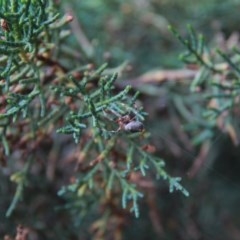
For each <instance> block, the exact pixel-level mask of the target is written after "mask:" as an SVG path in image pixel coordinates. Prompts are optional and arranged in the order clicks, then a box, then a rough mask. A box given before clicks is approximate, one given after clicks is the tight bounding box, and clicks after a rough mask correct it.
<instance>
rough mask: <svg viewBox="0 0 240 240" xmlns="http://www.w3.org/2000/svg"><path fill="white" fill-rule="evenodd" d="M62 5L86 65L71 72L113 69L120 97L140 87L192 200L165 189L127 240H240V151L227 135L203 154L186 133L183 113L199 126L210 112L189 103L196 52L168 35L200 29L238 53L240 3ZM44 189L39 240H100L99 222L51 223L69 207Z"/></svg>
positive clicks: (4, 184)
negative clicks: (190, 58) (93, 230)
mask: <svg viewBox="0 0 240 240" xmlns="http://www.w3.org/2000/svg"><path fill="white" fill-rule="evenodd" d="M57 4H58V7H59V8H60V10H61V11H62V12H63V13H69V14H71V15H73V16H74V18H75V20H74V21H73V22H72V23H71V25H70V27H71V30H72V32H73V35H72V36H71V37H70V38H69V39H68V46H66V48H68V51H69V52H71V54H74V55H75V57H76V58H77V59H78V60H79V62H78V63H76V62H71V61H70V60H69V58H63V59H62V60H61V61H62V63H63V64H64V65H65V66H67V67H74V64H76V65H77V64H78V65H79V63H82V64H86V63H94V64H96V65H100V64H102V63H103V62H108V63H109V66H110V68H113V70H114V69H117V71H119V73H120V78H119V80H118V82H117V83H116V84H117V87H118V88H119V89H121V88H122V87H123V86H125V85H126V84H131V85H132V86H133V88H134V89H135V90H139V91H140V93H141V95H140V101H141V104H143V106H144V108H145V110H146V112H148V113H149V116H148V117H147V120H146V123H145V127H146V128H147V129H148V131H149V132H150V133H151V141H152V144H153V145H154V146H156V149H157V154H158V155H159V156H161V157H162V158H163V159H164V160H165V161H166V166H167V169H168V171H169V173H171V174H172V175H173V176H181V177H182V178H183V185H184V186H185V187H186V188H187V189H188V191H189V192H190V197H188V198H185V197H183V196H182V195H181V194H180V193H173V194H170V193H169V191H168V186H167V185H165V184H164V183H162V182H161V181H158V182H157V185H156V186H155V188H154V190H152V191H150V190H149V191H150V192H149V194H148V197H147V198H146V199H144V200H143V201H142V203H141V204H140V209H141V210H140V212H141V214H140V218H139V219H135V218H134V217H129V219H128V222H126V223H124V228H123V239H126V240H128V239H139V240H145V239H152V240H154V239H156V240H157V239H164V240H165V239H166V240H170V239H171V240H210V239H211V240H226V239H228V240H238V239H240V217H239V216H240V208H239V201H240V174H239V173H240V148H239V145H238V144H237V143H235V144H234V143H233V142H232V141H231V139H230V138H229V136H228V135H226V134H224V133H223V132H221V131H218V130H216V131H215V132H214V137H213V138H212V139H211V141H204V140H202V141H201V143H200V144H198V145H195V144H194V137H195V134H196V132H194V131H184V126H185V123H186V119H184V117H183V116H184V112H183V114H182V115H181V114H179V112H181V110H182V111H184V109H185V108H184V107H183V106H182V105H181V104H185V106H187V107H186V109H188V110H189V109H190V108H191V111H190V113H191V114H192V115H191V114H190V115H185V116H186V118H191V119H192V121H194V120H195V118H198V114H201V111H202V105H201V104H198V103H199V102H201V103H202V102H204V100H202V99H201V96H200V97H199V96H196V94H193V93H189V81H190V80H191V74H192V72H191V71H192V70H194V69H191V68H186V64H184V63H183V62H182V61H181V60H180V59H179V54H180V53H182V52H184V51H185V50H186V49H185V48H184V46H182V45H181V44H180V42H179V41H178V40H177V38H176V37H175V36H174V35H173V34H172V33H171V32H170V31H169V30H168V26H169V25H172V26H174V27H175V28H176V29H177V31H178V32H179V33H180V34H182V35H183V36H185V35H186V34H187V25H188V24H191V25H192V26H193V28H194V29H195V31H196V32H197V33H201V34H203V35H204V36H205V39H206V43H207V45H208V47H209V49H214V48H216V47H217V46H219V47H221V46H223V45H224V44H225V45H226V42H227V41H228V43H229V42H230V43H229V44H233V45H234V44H235V43H236V44H237V43H238V37H239V36H238V34H239V30H240V27H239V11H240V1H238V0H229V1H221V0H202V1H192V0H180V1H176V0H128V1H124V0H104V1H103V0H88V1H77V0H69V1H58V2H57ZM76 29H77V30H76ZM192 108H194V109H192ZM179 109H180V110H179ZM194 113H196V115H195V114H194ZM235 120H236V124H237V125H239V123H238V119H235ZM195 140H196V139H195ZM0 181H1V187H0V196H1V197H0V205H2V206H3V207H1V209H5V208H6V206H7V204H8V202H9V198H8V197H7V196H6V197H3V195H4V194H6V192H11V191H13V187H12V186H10V185H9V182H8V180H7V179H5V178H4V177H3V176H1V175H0ZM44 184H45V186H47V187H43V185H42V184H38V187H39V188H38V189H37V190H36V188H35V189H30V190H29V192H28V194H29V203H30V202H34V201H40V200H39V199H41V207H39V206H38V208H37V209H38V210H37V211H35V210H31V209H29V210H28V211H29V212H28V214H29V216H32V217H33V216H34V214H37V216H38V222H36V223H35V226H34V227H35V228H36V229H39V231H38V233H37V234H36V235H38V238H36V239H81V240H83V239H93V238H92V237H91V236H92V235H91V234H89V231H90V230H89V229H90V226H91V223H92V222H93V220H94V218H95V214H94V213H93V214H92V215H91V214H90V215H89V216H88V217H87V218H86V219H85V220H84V223H82V225H81V224H80V225H77V224H74V220H73V218H72V217H71V216H69V215H68V213H66V212H64V213H63V212H58V213H57V214H56V215H55V216H51V215H50V216H48V210H50V209H51V208H53V206H56V205H58V204H59V205H61V203H62V200H59V199H58V198H57V197H56V196H55V195H54V193H55V189H56V186H54V183H44ZM57 187H58V186H57ZM36 204H37V203H36ZM46 206H47V207H46ZM25 207H26V206H20V210H19V218H20V219H25V220H24V221H25V222H24V223H25V224H26V225H31V223H30V222H28V216H25V217H23V216H24V214H23V212H24V209H25ZM31 207H32V208H33V209H34V208H36V206H31V205H29V208H31ZM4 214H5V213H4V211H2V210H1V215H2V216H0V234H1V235H2V234H4V233H13V232H14V229H15V226H16V224H18V223H19V221H18V218H16V219H11V218H10V219H8V220H6V219H5V218H4ZM20 216H21V217H20ZM29 219H31V218H29ZM46 219H47V220H46ZM56 236H57V238H56ZM94 239H100V238H94ZM109 239H110V240H111V238H109Z"/></svg>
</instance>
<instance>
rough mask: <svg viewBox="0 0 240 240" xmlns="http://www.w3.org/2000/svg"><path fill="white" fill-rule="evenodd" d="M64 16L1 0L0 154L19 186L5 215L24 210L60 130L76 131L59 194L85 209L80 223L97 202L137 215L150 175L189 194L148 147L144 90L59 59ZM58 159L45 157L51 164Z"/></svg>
mask: <svg viewBox="0 0 240 240" xmlns="http://www.w3.org/2000/svg"><path fill="white" fill-rule="evenodd" d="M59 15H60V14H59V13H57V10H56V9H55V7H54V5H53V3H52V2H51V1H44V0H42V1H31V0H28V1H21V2H19V1H15V0H12V1H10V4H9V2H8V1H1V12H0V16H1V18H2V19H1V20H2V21H1V32H0V34H1V48H0V53H1V57H0V61H1V65H0V67H1V73H0V74H1V75H0V76H1V81H0V91H1V96H0V99H1V102H0V112H1V113H0V134H1V142H2V145H1V147H0V150H1V151H0V154H1V156H0V157H1V163H2V165H9V168H10V172H9V173H8V177H9V178H10V179H11V180H12V181H13V182H14V183H16V184H17V188H16V191H15V195H14V197H13V200H12V203H11V204H10V206H9V208H8V210H7V211H6V216H7V217H11V216H12V215H13V213H14V210H15V211H17V209H18V204H19V202H20V200H25V199H24V190H25V189H26V191H28V190H27V189H28V187H29V185H30V186H31V187H33V188H34V187H36V185H34V181H31V179H34V178H36V177H37V173H35V174H34V171H33V170H32V169H38V168H40V169H41V167H40V165H39V163H38V161H39V155H40V156H41V155H42V154H44V153H46V152H48V151H53V152H54V151H55V149H54V147H52V145H51V144H50V146H47V145H48V144H49V142H48V141H49V139H53V138H54V136H55V132H57V133H58V134H59V135H58V136H59V138H60V139H61V136H62V137H63V135H62V134H66V135H69V134H70V135H72V137H73V139H74V142H75V143H76V146H75V147H73V148H71V149H69V148H66V151H67V154H69V152H70V151H72V150H74V149H76V150H74V151H76V156H75V162H76V167H75V171H73V172H72V173H71V174H70V175H68V174H66V173H65V172H64V173H63V174H66V176H67V178H68V179H71V183H70V184H68V185H67V186H65V187H63V188H61V190H60V191H59V192H58V194H59V196H60V197H61V198H62V199H63V198H64V199H65V202H66V205H65V206H66V208H65V209H69V211H73V212H74V211H77V212H78V213H80V215H78V218H79V219H80V221H81V220H82V217H83V216H86V215H88V214H89V213H90V212H91V209H92V206H95V207H96V206H99V207H101V206H102V205H104V206H105V207H106V209H108V211H112V208H113V207H112V206H113V205H114V206H115V207H116V208H121V207H122V208H123V209H126V212H125V214H126V213H127V212H128V211H130V212H134V214H135V216H136V217H138V216H139V215H140V212H141V210H140V209H139V199H140V198H142V197H143V196H144V191H145V189H144V186H142V185H141V182H144V179H145V178H146V179H148V178H150V179H152V178H153V179H154V177H156V178H157V179H159V178H162V179H163V180H166V181H167V182H168V183H169V186H170V188H169V190H170V192H173V191H174V190H179V191H180V192H182V193H183V194H184V195H185V196H188V195H189V194H188V192H187V190H186V189H185V188H184V187H183V186H182V185H181V184H180V180H181V178H179V177H171V176H170V175H169V174H168V172H167V171H166V170H165V168H164V161H163V160H162V159H161V158H159V157H157V156H155V155H153V154H152V153H151V151H150V150H149V148H150V149H151V148H154V147H153V146H151V145H150V144H149V139H148V137H149V135H150V134H149V133H148V132H147V130H146V129H144V124H143V122H144V119H145V116H146V115H147V113H146V112H144V111H143V108H142V107H141V106H138V105H139V104H138V95H139V93H136V94H133V95H132V94H131V92H130V91H131V87H130V86H127V87H125V88H124V89H115V81H116V80H117V75H118V74H117V73H113V74H109V72H111V70H110V69H108V68H107V64H103V65H102V66H100V67H99V68H97V69H96V67H94V65H93V64H86V65H78V66H77V67H76V68H75V67H73V68H71V69H68V68H66V67H64V66H63V64H62V63H61V61H60V60H59V59H58V57H59V56H64V54H66V52H64V51H63V49H62V48H61V47H62V46H63V45H64V40H65V37H66V36H67V35H68V32H66V30H64V25H65V24H66V23H67V22H69V21H70V20H71V16H68V17H67V16H65V17H62V18H61V19H60V18H59ZM59 142H61V140H58V143H55V142H54V141H53V143H52V144H53V145H54V144H59ZM49 149H50V150H49ZM38 154H39V155H38ZM51 160H52V159H51V157H49V158H47V160H45V162H44V164H45V165H46V168H47V167H48V166H47V164H49V161H51ZM10 163H11V166H10ZM17 163H18V164H17ZM35 175H36V176H35ZM41 177H43V176H41ZM43 179H44V177H43ZM44 180H45V181H46V179H44ZM121 205H122V206H121ZM58 207H59V206H58ZM124 211H125V210H124Z"/></svg>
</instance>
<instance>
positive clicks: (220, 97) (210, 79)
mask: <svg viewBox="0 0 240 240" xmlns="http://www.w3.org/2000/svg"><path fill="white" fill-rule="evenodd" d="M170 30H171V31H172V32H173V34H174V35H175V36H176V37H177V38H178V39H179V41H180V42H181V43H182V44H183V45H184V46H185V47H186V49H187V52H186V53H184V54H182V55H181V56H180V58H181V60H182V61H184V62H185V63H186V64H187V65H192V66H194V67H195V68H196V69H197V70H198V74H196V77H195V78H194V79H193V80H192V82H191V84H189V87H190V90H191V92H193V94H194V95H197V100H196V101H198V102H202V103H201V105H200V108H201V109H200V110H199V113H200V115H199V116H198V119H196V120H195V121H194V123H192V122H191V123H190V122H189V123H188V124H187V125H186V129H190V130H191V129H195V130H197V129H199V134H196V133H195V135H196V136H195V137H194V139H193V143H194V144H202V143H203V142H204V141H206V140H214V139H215V138H216V136H218V134H219V132H223V133H227V134H228V135H229V137H230V138H231V139H232V142H233V143H234V144H235V145H237V144H238V142H239V139H238V137H237V136H238V132H239V129H238V127H237V126H236V118H237V117H238V112H237V108H238V106H239V99H238V96H239V93H240V92H239V84H240V82H239V73H240V68H239V67H238V64H239V50H238V48H239V47H238V46H235V47H234V48H233V49H227V52H226V50H225V52H224V51H223V50H221V49H214V48H212V49H211V50H209V49H208V48H207V46H206V45H205V42H204V38H203V36H202V35H199V36H197V34H196V32H195V31H194V30H193V28H192V27H191V26H189V31H188V33H189V34H188V37H187V38H183V37H182V36H180V35H179V33H178V32H177V31H176V30H175V29H174V28H172V27H170ZM182 108H184V109H185V110H184V111H182V114H183V115H186V112H188V110H187V108H188V107H186V106H182ZM188 114H189V115H192V113H191V112H189V113H188Z"/></svg>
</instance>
